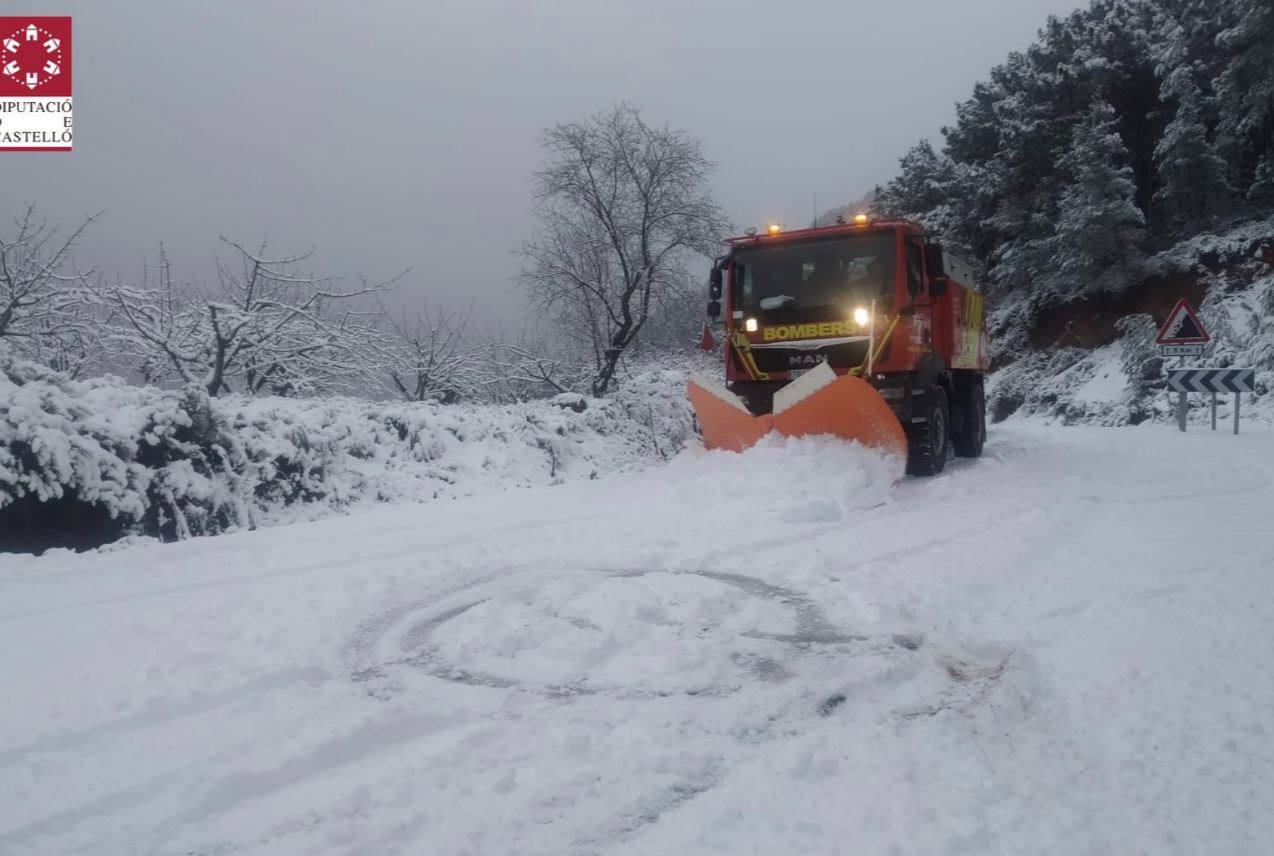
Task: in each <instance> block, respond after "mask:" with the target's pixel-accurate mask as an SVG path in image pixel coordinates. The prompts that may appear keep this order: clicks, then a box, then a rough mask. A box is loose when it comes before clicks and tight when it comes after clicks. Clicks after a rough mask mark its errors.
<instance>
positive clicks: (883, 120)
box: [0, 0, 1080, 319]
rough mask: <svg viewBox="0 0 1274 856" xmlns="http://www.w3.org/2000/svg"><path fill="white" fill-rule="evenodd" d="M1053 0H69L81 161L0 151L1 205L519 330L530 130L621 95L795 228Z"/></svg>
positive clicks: (876, 164)
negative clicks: (384, 286)
mask: <svg viewBox="0 0 1274 856" xmlns="http://www.w3.org/2000/svg"><path fill="white" fill-rule="evenodd" d="M1078 5H1080V4H1078V3H1076V2H1068V0H1013V2H1005V0H965V2H962V3H959V4H953V3H950V2H947V0H916V2H911V3H880V2H822V1H821V0H805V2H788V3H782V4H777V3H776V4H761V3H752V4H739V3H737V2H729V3H728V2H716V0H713V1H712V2H701V3H695V4H693V5H690V4H684V3H681V2H671V0H644V2H640V3H638V2H625V3H619V2H597V0H559V2H554V3H528V2H510V1H509V0H506V2H496V0H465V2H453V1H452V0H430V2H426V3H414V2H366V3H359V4H349V3H341V4H334V3H315V2H269V3H261V2H244V0H219V2H217V3H212V4H209V3H205V2H174V0H164V1H163V2H158V0H154V1H153V2H127V1H126V0H121V2H113V3H110V4H103V3H101V2H71V0H68V1H67V2H64V3H62V4H61V5H60V6H59V8H58V9H57V10H55V11H56V12H57V13H58V14H70V15H72V16H73V17H74V28H75V29H74V39H75V42H74V49H75V82H74V83H75V101H76V141H75V151H74V152H72V153H69V154H64V153H58V154H54V153H10V154H8V155H6V156H5V157H4V158H3V160H0V181H2V183H3V187H4V192H3V200H4V205H3V206H0V216H3V217H5V218H6V220H7V219H9V218H11V217H13V216H14V215H16V214H17V213H19V211H20V208H21V206H22V205H23V204H25V203H26V202H36V203H38V205H39V209H40V212H41V213H42V214H43V215H44V216H45V217H47V218H48V219H50V220H52V221H54V222H60V223H62V224H64V225H65V226H68V227H69V226H72V225H74V224H75V222H76V221H78V220H80V219H81V218H82V217H83V216H84V215H86V214H89V213H92V212H95V211H98V210H103V209H104V210H105V212H106V213H105V216H104V217H103V218H102V219H101V221H100V223H98V224H97V225H95V226H94V227H93V228H92V229H91V231H90V232H89V233H88V234H87V236H86V237H85V238H84V239H83V241H82V242H81V245H80V247H81V248H80V251H79V253H78V259H79V262H80V264H81V266H86V265H95V266H97V267H99V268H100V269H102V270H103V271H104V272H105V273H106V274H107V275H109V276H113V275H114V273H116V272H119V273H120V274H121V275H124V276H126V277H128V276H135V275H136V274H137V273H138V272H139V270H140V268H141V264H142V259H143V257H144V256H147V257H151V258H153V257H154V255H155V253H156V247H157V245H158V244H159V243H160V242H163V243H164V244H165V246H166V248H167V250H168V254H169V256H170V258H171V259H172V260H173V263H174V265H175V268H176V273H177V275H178V276H183V275H184V276H195V277H207V276H210V275H211V259H212V255H213V253H214V252H215V251H216V250H217V246H218V241H217V236H218V235H219V234H226V235H228V236H231V237H234V238H237V239H239V240H242V241H246V242H249V243H255V242H258V241H260V240H261V239H262V238H268V239H269V242H270V244H271V246H272V247H273V248H274V249H275V250H277V251H279V252H285V251H294V250H301V249H305V248H309V247H311V246H313V247H316V248H317V250H318V253H317V256H316V259H315V261H314V266H315V269H316V270H317V271H318V272H321V273H328V274H335V275H349V276H353V275H356V274H359V273H362V274H365V275H366V276H367V277H369V278H372V279H377V278H384V277H388V276H391V275H392V274H394V273H396V272H398V271H400V270H402V269H404V268H411V269H412V270H411V273H410V275H409V276H408V277H407V278H406V279H405V280H404V282H403V285H402V287H401V291H402V293H403V296H404V297H412V296H415V295H418V294H420V295H426V296H428V297H429V298H430V299H431V300H437V301H441V302H445V303H460V302H467V301H468V300H470V299H473V300H476V301H477V304H478V314H479V315H480V316H484V317H487V318H499V319H512V318H514V317H516V316H517V315H519V314H520V312H521V310H522V301H521V298H520V297H518V296H516V295H514V294H513V293H512V292H511V288H512V286H511V280H512V277H513V275H514V273H515V272H516V270H517V268H518V265H519V261H518V259H517V258H515V257H514V256H513V255H512V252H511V251H512V249H513V248H514V247H515V246H517V245H518V244H519V243H520V241H521V240H522V239H523V238H524V237H525V236H526V234H527V232H528V230H529V228H530V210H531V193H530V176H531V173H532V171H533V170H534V169H535V168H536V167H537V166H538V165H539V164H540V162H541V151H540V148H539V141H540V133H541V130H542V129H543V128H545V127H546V126H548V125H550V124H553V123H556V122H562V121H571V120H575V119H580V118H583V117H584V116H587V115H589V114H591V113H594V112H596V111H600V110H604V109H607V108H608V107H610V106H611V105H612V104H614V103H616V102H620V101H623V102H627V103H630V104H632V105H634V106H636V107H639V108H641V109H642V110H643V111H644V115H645V117H646V119H647V120H648V121H650V122H653V123H656V124H662V123H667V124H669V125H671V126H673V127H676V128H680V129H683V130H685V131H687V132H689V133H691V134H692V135H695V136H697V137H698V138H699V139H700V140H702V142H703V145H704V150H705V152H706V154H707V155H708V157H709V158H711V159H712V160H713V161H715V162H716V164H717V165H718V169H717V171H716V173H715V174H714V177H713V188H714V191H715V193H716V195H717V199H718V201H719V202H720V203H721V204H722V205H723V207H724V208H725V210H726V212H727V214H728V215H729V217H730V219H731V220H732V221H733V223H734V224H735V225H736V227H738V228H742V227H743V226H746V225H752V224H760V225H764V224H765V223H767V222H772V221H777V222H781V223H785V224H788V225H804V224H807V223H808V222H809V221H810V219H811V218H812V217H813V216H814V213H815V210H814V209H815V201H814V198H813V196H814V194H817V206H818V208H819V210H825V209H827V208H830V207H831V206H833V205H837V204H842V203H845V202H848V201H851V200H854V199H858V198H860V197H861V196H862V195H863V194H864V193H866V192H867V191H868V190H870V189H871V187H873V186H874V185H875V184H877V183H880V182H883V181H885V180H887V179H888V178H889V177H891V176H892V175H893V174H894V173H895V172H896V169H897V159H898V157H899V156H900V155H901V154H902V153H903V152H904V151H906V149H907V148H908V147H909V146H910V145H912V144H913V143H914V142H915V141H916V140H917V139H919V138H920V137H925V136H930V137H936V135H937V133H938V129H939V128H940V127H941V126H942V125H943V124H947V123H949V122H951V121H952V120H953V119H954V115H955V114H954V105H955V104H956V102H957V101H960V100H962V99H964V98H967V97H968V94H969V92H970V88H971V86H972V84H973V82H974V81H975V80H977V79H979V78H981V77H983V76H985V74H986V72H987V69H988V68H990V67H991V66H992V65H993V64H995V63H997V62H999V61H1001V60H1002V59H1003V58H1004V57H1005V55H1006V54H1007V53H1008V52H1009V51H1010V50H1012V49H1016V48H1020V47H1021V46H1022V45H1025V44H1027V43H1029V42H1030V41H1031V40H1032V39H1033V37H1034V34H1035V33H1036V31H1037V29H1038V28H1039V26H1040V25H1041V24H1042V22H1043V21H1044V19H1045V17H1046V16H1047V15H1048V14H1050V13H1058V14H1062V13H1066V12H1069V11H1070V10H1072V9H1074V8H1076V7H1077V6H1078Z"/></svg>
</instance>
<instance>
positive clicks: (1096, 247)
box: [1034, 98, 1145, 305]
mask: <svg viewBox="0 0 1274 856" xmlns="http://www.w3.org/2000/svg"><path fill="white" fill-rule="evenodd" d="M1057 165H1058V170H1059V171H1060V172H1061V173H1062V174H1063V175H1064V176H1065V177H1066V179H1067V181H1066V185H1065V189H1064V190H1063V191H1062V193H1061V196H1060V198H1059V200H1058V219H1057V225H1056V231H1055V234H1054V235H1053V236H1052V237H1051V238H1050V239H1049V243H1048V248H1049V250H1051V256H1052V258H1051V262H1052V268H1051V270H1050V271H1049V272H1048V274H1047V275H1046V277H1045V281H1044V291H1043V293H1041V294H1038V295H1035V301H1034V302H1035V303H1036V305H1041V304H1042V303H1051V302H1058V301H1065V300H1067V299H1069V298H1071V297H1075V296H1078V295H1080V294H1085V293H1090V294H1091V293H1094V292H1100V291H1119V290H1121V289H1122V288H1123V287H1125V286H1126V285H1127V284H1128V279H1129V277H1130V276H1131V275H1132V274H1133V273H1134V272H1135V269H1136V266H1137V264H1138V263H1139V262H1140V260H1141V249H1140V248H1141V244H1142V241H1143V239H1144V236H1145V229H1144V226H1145V217H1144V216H1143V214H1142V212H1141V210H1140V209H1139V208H1138V207H1137V206H1136V204H1135V203H1134V201H1133V200H1134V199H1135V197H1136V185H1135V184H1134V182H1133V178H1132V169H1131V168H1130V167H1129V166H1128V151H1127V149H1126V148H1125V147H1124V143H1123V140H1122V139H1121V138H1120V136H1119V132H1118V130H1117V129H1116V117H1115V111H1114V108H1112V107H1111V106H1110V104H1109V103H1108V102H1106V101H1104V100H1102V99H1100V98H1099V99H1096V100H1095V101H1094V102H1093V104H1092V106H1091V107H1090V108H1089V110H1088V111H1087V113H1086V114H1085V115H1084V117H1083V118H1082V120H1081V121H1080V122H1079V124H1077V125H1076V126H1075V130H1074V133H1073V135H1072V140H1071V146H1070V149H1069V150H1068V151H1067V152H1066V153H1065V154H1064V155H1063V156H1062V157H1061V158H1060V159H1059V160H1058V164H1057Z"/></svg>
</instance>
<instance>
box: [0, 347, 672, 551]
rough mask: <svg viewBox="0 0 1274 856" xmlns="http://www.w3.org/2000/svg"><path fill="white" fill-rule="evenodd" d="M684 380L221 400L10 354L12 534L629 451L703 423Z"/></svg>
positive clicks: (282, 513)
mask: <svg viewBox="0 0 1274 856" xmlns="http://www.w3.org/2000/svg"><path fill="white" fill-rule="evenodd" d="M685 380H686V372H685V371H684V370H680V369H675V368H651V369H647V370H646V371H643V372H640V373H638V374H636V375H634V376H631V377H628V378H625V379H624V381H623V383H622V384H621V385H620V386H619V387H618V388H617V389H616V390H615V391H614V392H613V394H612V395H611V396H610V397H608V398H604V399H591V398H585V397H584V396H579V395H570V396H558V397H557V398H555V399H549V400H542V401H534V402H527V403H523V404H511V405H443V404H440V403H437V402H420V403H397V402H372V401H366V400H360V399H352V398H324V399H286V398H278V397H268V396H267V397H244V396H234V395H231V396H226V397H224V398H220V399H215V400H213V399H210V398H209V396H208V394H207V392H206V391H205V390H204V389H202V388H200V387H199V386H198V385H191V386H188V387H186V388H185V389H183V390H179V391H161V390H158V389H155V388H152V387H135V386H129V385H127V384H124V383H123V382H121V381H119V380H117V379H113V378H104V379H97V380H91V381H75V380H71V379H69V378H67V377H66V376H65V375H61V374H59V373H57V372H53V371H50V370H48V369H45V368H42V367H40V366H37V365H34V364H32V363H29V362H25V361H21V360H16V359H13V358H12V357H11V355H5V354H0V550H3V549H14V548H17V547H24V548H35V549H39V548H42V547H47V546H64V545H65V546H94V545H96V544H101V543H105V542H106V541H109V540H111V539H113V538H116V537H119V536H120V535H123V534H127V533H130V532H132V533H142V534H148V535H153V536H159V537H162V538H166V539H174V538H185V537H189V536H192V535H201V534H212V533H216V532H223V531H226V530H228V529H233V528H249V527H252V526H255V525H257V524H260V523H267V524H268V523H276V522H282V521H285V520H289V519H295V518H298V517H313V516H316V515H319V514H324V513H331V511H332V510H334V509H340V508H344V507H347V506H350V505H352V504H355V503H359V502H383V501H391V500H416V501H425V500H432V499H438V498H447V497H456V496H462V495H465V494H468V493H472V492H474V491H476V490H480V489H496V488H503V487H514V486H529V485H533V484H551V483H555V482H558V481H562V480H565V479H569V478H575V477H584V478H587V477H591V476H595V475H596V474H598V473H600V472H608V471H615V470H622V469H628V468H633V467H637V466H640V465H642V464H644V463H646V462H649V461H656V460H659V459H660V458H662V457H667V456H668V455H671V454H673V453H675V452H677V451H679V450H680V449H681V448H683V447H684V446H685V444H686V442H687V440H688V439H689V437H690V436H691V431H692V428H691V417H690V410H689V405H688V404H687V402H686V399H685Z"/></svg>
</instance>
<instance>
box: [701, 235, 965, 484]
mask: <svg viewBox="0 0 1274 856" xmlns="http://www.w3.org/2000/svg"><path fill="white" fill-rule="evenodd" d="M728 246H729V250H728V252H727V253H726V255H725V256H723V257H722V258H721V259H720V260H719V261H718V263H717V264H716V265H715V266H714V268H713V270H712V274H711V279H710V285H709V290H710V295H711V301H710V303H709V305H708V314H709V315H710V316H712V317H721V315H722V314H723V312H722V310H723V308H724V329H725V360H726V365H725V374H726V385H727V388H728V389H729V390H730V391H731V392H733V393H734V394H735V395H737V396H738V397H739V398H740V399H741V400H742V401H743V402H744V403H745V404H746V405H747V408H748V409H749V410H750V411H751V412H752V413H753V414H757V415H759V414H764V413H768V412H769V411H770V410H771V408H772V407H773V396H774V393H775V391H776V390H778V389H779V388H781V387H783V386H785V385H786V384H788V383H789V382H791V381H793V380H795V379H796V378H798V377H800V376H801V375H803V374H804V373H805V372H808V371H809V370H810V369H812V368H813V367H815V366H817V365H819V364H820V363H826V364H827V366H828V367H830V368H831V369H832V370H833V371H834V372H835V373H836V374H837V375H844V374H854V375H855V376H857V377H860V378H862V379H863V380H865V381H867V382H868V383H869V384H871V386H872V387H874V388H875V390H876V391H877V392H878V393H879V394H880V395H881V396H882V397H883V398H884V399H885V400H886V402H887V403H888V404H889V407H890V409H891V410H892V411H893V413H894V415H895V416H896V417H897V418H898V420H899V422H900V423H901V424H902V426H903V429H904V430H905V431H906V434H907V439H908V470H909V471H910V472H913V473H919V474H932V473H936V472H939V471H941V469H942V468H943V467H944V465H945V461H946V456H947V450H948V443H950V445H951V446H953V447H954V449H955V452H956V454H957V455H967V456H977V455H979V454H980V453H981V450H982V443H983V439H984V437H985V405H984V393H983V379H982V378H983V374H984V373H985V371H986V369H987V367H988V358H987V341H986V327H985V313H984V304H983V299H982V295H981V294H980V293H979V292H978V291H977V290H976V289H974V288H973V287H972V285H971V278H969V277H968V275H967V272H966V271H965V269H964V268H963V266H961V265H959V263H958V262H955V260H953V259H952V260H949V259H947V257H946V256H945V254H944V252H943V249H942V247H941V246H940V245H939V244H938V243H937V242H935V241H932V240H930V239H929V238H928V236H927V235H926V234H925V231H924V229H923V227H921V226H920V224H918V223H914V222H911V221H908V220H883V219H872V218H870V217H867V216H866V215H858V216H857V217H855V218H854V219H853V221H852V222H848V223H838V224H836V225H834V226H827V227H820V228H811V229H801V230H796V231H790V232H785V231H783V230H781V229H778V228H776V227H771V228H770V229H769V230H767V232H765V233H763V234H755V233H753V234H747V235H744V236H742V237H737V238H731V239H730V240H729V241H728ZM723 304H724V306H723Z"/></svg>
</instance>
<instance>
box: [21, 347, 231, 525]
mask: <svg viewBox="0 0 1274 856" xmlns="http://www.w3.org/2000/svg"><path fill="white" fill-rule="evenodd" d="M242 460H243V456H242V453H241V452H240V451H239V450H238V449H237V444H236V442H235V440H234V438H233V437H232V436H231V435H229V434H227V432H226V430H225V426H224V424H223V423H222V422H221V421H220V420H219V418H218V416H217V414H216V413H215V412H214V411H213V410H212V408H211V403H210V402H209V401H208V397H207V395H206V394H205V393H203V392H202V391H200V390H198V389H190V390H186V391H184V392H179V393H173V392H161V391H159V390H155V389H151V388H147V387H132V386H127V385H125V384H123V383H121V382H119V381H118V380H115V379H111V378H101V379H94V380H89V381H76V380H71V379H69V378H68V377H67V376H65V375H63V374H60V373H58V372H54V371H51V370H48V369H45V368H43V367H41V366H38V365H36V364H34V363H30V362H26V361H22V360H16V359H13V357H12V356H11V355H10V354H9V353H7V352H0V532H3V534H2V535H0V545H3V544H5V543H7V542H8V541H10V540H14V541H17V540H30V541H35V542H38V541H40V540H41V539H44V538H47V539H49V540H52V541H55V542H56V541H57V536H58V532H56V531H54V532H43V529H44V528H45V527H46V526H49V527H53V528H54V529H62V528H67V529H80V530H81V531H79V532H77V533H72V534H74V535H76V536H78V537H90V533H87V532H84V531H82V530H83V529H84V526H85V525H86V524H85V521H87V520H92V521H95V526H96V527H97V528H98V529H100V530H101V534H102V535H103V536H110V535H118V534H120V533H121V532H123V531H127V530H137V531H145V532H149V533H151V534H156V535H162V536H165V537H181V536H186V535H192V534H203V533H210V532H217V531H221V530H224V529H226V528H228V527H229V526H232V525H246V524H248V523H250V520H249V517H248V508H247V506H246V505H245V504H244V503H243V501H242V497H241V495H240V489H241V483H242V479H241V477H240V476H241V473H240V471H241V469H242ZM50 508H54V509H58V513H57V514H52V513H45V512H48V511H49V509H50Z"/></svg>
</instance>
